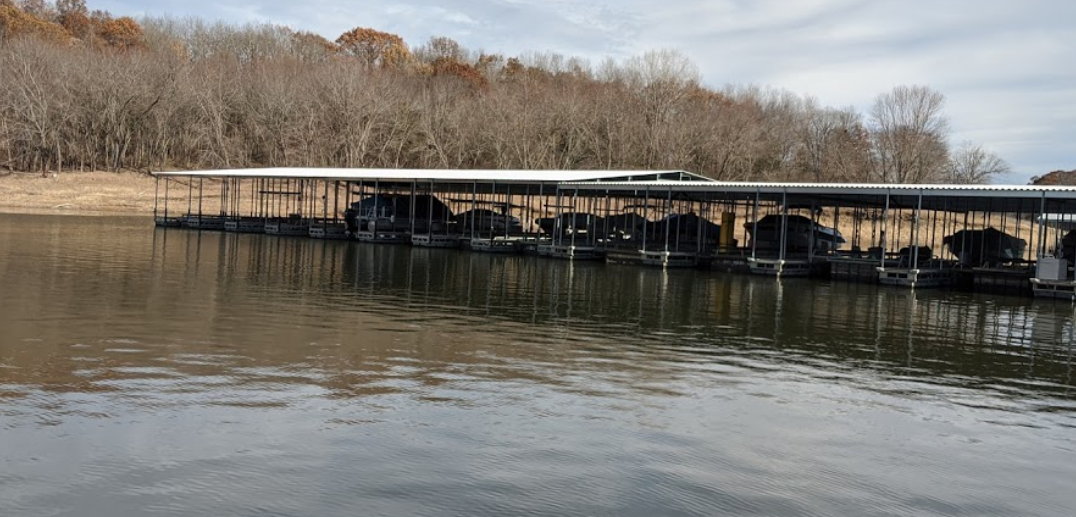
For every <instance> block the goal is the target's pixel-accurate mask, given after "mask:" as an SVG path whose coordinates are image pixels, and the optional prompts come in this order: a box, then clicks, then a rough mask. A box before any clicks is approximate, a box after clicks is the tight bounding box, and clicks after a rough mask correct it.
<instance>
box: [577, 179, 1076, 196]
mask: <svg viewBox="0 0 1076 517" xmlns="http://www.w3.org/2000/svg"><path fill="white" fill-rule="evenodd" d="M563 186H564V187H578V188H580V189H581V190H605V189H610V190H644V189H647V188H649V189H656V190H667V189H669V188H674V189H676V190H686V191H694V192H751V193H754V192H761V193H764V194H767V193H770V194H780V193H785V192H787V193H789V194H831V195H857V194H858V195H876V196H884V195H885V194H886V193H892V194H895V195H917V194H918V193H919V192H923V193H924V194H925V195H931V196H938V195H949V196H956V197H962V196H996V197H1021V198H1026V197H1028V196H1029V195H1031V196H1034V195H1042V194H1043V193H1046V194H1047V197H1050V198H1053V197H1055V196H1056V195H1060V196H1057V197H1073V198H1074V199H1076V186H1064V185H947V184H885V183H765V182H738V181H676V182H673V181H610V182H603V183H600V184H594V183H582V182H580V183H573V182H567V183H566V184H565V185H563ZM1051 194H1053V195H1051Z"/></svg>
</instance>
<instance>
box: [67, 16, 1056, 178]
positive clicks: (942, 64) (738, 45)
mask: <svg viewBox="0 0 1076 517" xmlns="http://www.w3.org/2000/svg"><path fill="white" fill-rule="evenodd" d="M88 3H89V6H90V8H91V9H105V10H107V11H110V12H111V13H113V14H114V15H117V16H122V15H127V16H140V15H154V16H160V15H172V16H179V17H184V16H195V17H199V18H202V19H205V20H213V21H217V20H219V21H224V22H228V23H237V24H243V23H248V22H255V23H259V22H268V23H275V24H282V25H287V26H289V27H291V28H293V29H297V30H308V31H312V32H316V33H318V34H321V35H322V36H325V37H327V38H328V39H330V40H333V39H336V37H337V36H339V35H340V34H341V33H343V32H345V31H347V30H349V29H351V28H354V27H372V28H375V29H377V30H381V31H386V32H392V33H395V34H399V35H400V36H402V37H403V38H404V40H405V41H407V42H408V43H409V44H411V45H412V46H414V45H418V44H421V43H424V42H426V41H427V40H428V39H429V38H430V37H431V36H448V37H450V38H453V39H455V40H456V41H458V42H459V43H460V44H461V45H463V46H464V47H466V48H468V49H471V50H484V51H486V52H491V53H493V52H496V53H502V54H505V55H508V56H512V55H521V54H525V53H528V52H556V53H560V54H563V55H565V56H578V57H583V58H586V59H588V60H589V61H590V62H591V63H592V64H594V65H597V64H598V63H600V62H601V61H602V60H604V59H606V58H614V59H623V58H627V57H631V56H633V55H638V54H642V53H644V52H646V51H648V50H656V49H674V50H677V51H679V52H681V53H682V54H684V55H686V56H687V57H689V58H690V59H691V60H692V61H693V62H694V63H695V64H696V65H697V66H698V68H699V71H700V72H701V74H702V79H703V82H704V83H705V84H706V85H707V86H710V87H713V88H722V87H725V86H727V85H736V86H740V85H757V86H763V87H769V88H775V89H780V90H787V91H789V92H792V93H795V94H798V95H805V96H811V97H814V98H816V99H818V101H819V102H820V103H821V104H823V105H827V106H832V107H846V106H853V107H855V108H857V109H858V110H859V111H860V112H862V113H867V112H868V111H869V109H870V105H871V103H872V102H873V100H874V99H875V98H876V97H877V96H878V95H879V94H882V93H885V92H888V91H890V90H891V89H892V88H893V87H894V86H897V85H902V84H903V85H926V86H929V87H931V88H933V89H935V90H937V91H939V92H941V93H942V94H944V95H945V97H946V100H947V103H946V109H945V113H946V115H947V116H948V117H949V120H950V126H951V128H952V135H951V137H950V138H951V143H952V144H953V145H954V146H955V145H957V144H959V143H961V142H963V141H971V142H974V143H977V144H981V145H982V146H983V147H984V148H985V149H987V150H989V151H992V152H995V153H997V154H998V155H999V156H1000V157H1002V158H1003V159H1005V160H1006V161H1007V162H1009V164H1010V165H1011V166H1012V169H1013V172H1012V173H1011V174H1008V175H1006V176H1003V177H999V178H997V179H996V180H995V182H996V183H1027V182H1028V180H1029V179H1030V177H1032V176H1035V175H1041V174H1044V173H1046V172H1049V171H1052V170H1056V169H1064V170H1071V169H1076V23H1074V22H1073V20H1076V2H1064V1H1060V0H1053V1H1044V0H1023V1H1021V2H1015V1H1012V0H980V1H967V0H933V1H926V0H905V1H895V0H798V1H790V0H754V1H748V0H664V1H661V2H653V1H643V0H620V1H617V2H611V1H604V0H589V1H588V0H441V1H436V2H434V1H419V0H412V1H395V2H393V1H384V0H364V1H362V2H345V1H341V0H305V1H303V2H294V1H287V0H267V1H262V2H249V1H244V2H228V1H223V2H222V1H219V0H181V1H180V0H155V1H153V2H145V0H143V1H132V0H107V1H94V0H90V1H89V2H88ZM147 4H149V5H147Z"/></svg>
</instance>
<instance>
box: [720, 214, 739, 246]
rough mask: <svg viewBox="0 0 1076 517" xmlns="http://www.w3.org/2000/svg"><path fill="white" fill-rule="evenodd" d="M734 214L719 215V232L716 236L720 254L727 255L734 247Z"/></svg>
mask: <svg viewBox="0 0 1076 517" xmlns="http://www.w3.org/2000/svg"><path fill="white" fill-rule="evenodd" d="M735 233H736V214H734V213H732V212H722V213H721V232H720V234H719V235H718V242H717V245H718V249H719V250H720V251H721V253H728V252H730V251H732V249H733V248H735V247H736V239H735V238H734V237H733V236H734V235H735Z"/></svg>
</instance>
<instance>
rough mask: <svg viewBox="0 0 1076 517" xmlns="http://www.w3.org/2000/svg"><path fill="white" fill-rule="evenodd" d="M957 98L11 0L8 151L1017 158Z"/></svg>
mask: <svg viewBox="0 0 1076 517" xmlns="http://www.w3.org/2000/svg"><path fill="white" fill-rule="evenodd" d="M944 103H945V99H944V97H943V96H942V95H941V94H940V93H938V92H936V91H934V90H932V89H931V88H929V87H924V86H898V87H896V88H895V89H893V90H892V91H890V92H885V93H882V94H880V95H879V96H878V97H877V99H876V102H875V104H874V106H873V108H872V109H871V110H870V112H869V113H866V114H863V113H859V112H857V111H856V110H855V109H853V108H834V107H827V106H821V105H819V103H818V102H816V101H814V100H813V99H811V98H808V97H804V96H799V95H795V94H792V93H789V92H784V91H775V90H771V89H766V88H762V87H729V88H724V89H720V90H715V89H712V88H708V87H706V86H704V85H703V84H702V82H701V78H700V76H699V72H698V70H697V68H696V67H695V65H694V64H693V63H691V62H690V61H689V60H688V59H686V58H685V57H684V56H683V55H682V54H680V53H678V52H676V51H671V50H655V51H652V52H647V53H645V54H643V55H641V56H637V57H634V58H630V59H626V60H622V61H612V60H609V61H605V62H602V63H600V64H596V65H592V64H590V63H588V62H586V61H584V60H580V59H576V58H569V57H564V56H560V55H554V54H548V53H533V54H528V55H524V56H516V57H506V56H502V55H497V54H486V53H481V52H472V51H468V50H467V49H465V48H462V47H461V46H460V45H459V44H458V43H456V42H455V41H453V40H451V39H448V38H443V37H433V38H430V39H429V41H427V42H425V43H422V44H420V45H417V46H410V45H408V44H407V43H406V42H405V41H403V39H401V38H400V37H399V36H397V35H394V34H389V33H385V32H380V31H378V30H375V29H371V28H363V27H358V28H355V29H353V30H351V31H348V32H346V33H344V34H342V35H340V36H339V37H338V38H336V39H335V40H333V41H330V40H328V39H326V38H324V37H322V36H319V35H316V34H311V33H308V32H302V31H295V30H292V29H290V28H287V27H281V26H273V25H246V26H234V25H228V24H225V23H213V22H206V21H202V20H197V19H184V20H176V19H153V18H151V19H142V20H137V21H136V20H134V19H131V18H128V17H113V16H112V15H111V14H109V13H105V12H101V11H92V12H91V11H89V9H88V8H87V6H86V4H85V2H84V0H58V1H57V2H56V3H55V4H51V3H48V2H45V1H43V0H23V1H21V2H13V1H12V0H0V167H6V168H8V169H13V170H26V171H57V170H58V171H63V170H82V169H106V170H120V169H135V170H147V169H195V168H224V167H252V166H334V167H414V168H526V169H587V168H594V169H661V168H676V169H687V170H690V171H693V172H698V173H701V174H705V175H707V176H710V177H713V178H717V179H723V180H805V181H837V182H846V181H864V182H874V181H887V182H935V181H948V182H982V181H986V180H987V179H988V178H989V177H990V176H991V175H993V174H996V173H999V172H1004V171H1005V170H1007V165H1006V164H1005V162H1004V161H1002V160H1001V159H1000V158H998V157H997V156H995V155H993V154H992V153H989V152H987V151H985V150H983V149H982V148H981V147H979V146H977V145H974V144H971V143H963V144H960V145H958V146H955V147H951V146H950V142H949V126H948V122H947V119H946V117H945V114H944V111H943V108H944Z"/></svg>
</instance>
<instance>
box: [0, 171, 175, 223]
mask: <svg viewBox="0 0 1076 517" xmlns="http://www.w3.org/2000/svg"><path fill="white" fill-rule="evenodd" d="M154 183H155V180H154V178H153V177H152V176H150V175H148V174H145V173H137V172H101V171H95V172H64V173H61V174H57V175H56V176H49V177H42V176H41V174H40V173H26V172H11V173H0V212H6V213H72V214H146V215H149V214H152V213H153V188H154Z"/></svg>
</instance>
